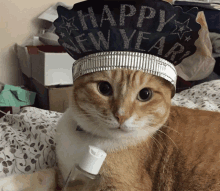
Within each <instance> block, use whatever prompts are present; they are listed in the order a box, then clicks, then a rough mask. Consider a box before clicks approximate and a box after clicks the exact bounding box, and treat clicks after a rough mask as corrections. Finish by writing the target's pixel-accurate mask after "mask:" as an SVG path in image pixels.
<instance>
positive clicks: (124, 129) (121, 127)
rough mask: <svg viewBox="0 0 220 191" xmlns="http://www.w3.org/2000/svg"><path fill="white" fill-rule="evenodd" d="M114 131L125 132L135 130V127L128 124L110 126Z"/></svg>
mask: <svg viewBox="0 0 220 191" xmlns="http://www.w3.org/2000/svg"><path fill="white" fill-rule="evenodd" d="M110 129H111V130H113V131H116V130H119V131H123V132H131V131H134V130H133V129H130V128H128V127H127V126H118V127H117V128H110Z"/></svg>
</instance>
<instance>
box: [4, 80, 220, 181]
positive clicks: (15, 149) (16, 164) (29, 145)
mask: <svg viewBox="0 0 220 191" xmlns="http://www.w3.org/2000/svg"><path fill="white" fill-rule="evenodd" d="M219 94H220V80H213V81H210V82H205V83H203V84H199V85H197V86H194V87H193V88H190V89H188V90H184V91H182V92H180V93H178V94H176V95H175V96H174V98H173V99H172V105H179V106H184V107H188V108H197V109H203V110H211V111H219V112H220V96H219ZM61 116H62V113H58V112H54V111H47V110H43V109H38V108H35V107H25V108H22V109H21V111H20V112H19V113H18V114H13V115H12V114H7V115H5V116H4V117H2V118H1V119H0V137H1V139H0V178H1V177H5V176H10V175H13V174H23V173H32V172H35V171H38V170H40V169H45V168H50V167H53V166H55V165H56V164H57V161H56V153H55V147H56V143H55V141H54V136H55V134H56V124H57V122H58V120H59V118H60V117H61Z"/></svg>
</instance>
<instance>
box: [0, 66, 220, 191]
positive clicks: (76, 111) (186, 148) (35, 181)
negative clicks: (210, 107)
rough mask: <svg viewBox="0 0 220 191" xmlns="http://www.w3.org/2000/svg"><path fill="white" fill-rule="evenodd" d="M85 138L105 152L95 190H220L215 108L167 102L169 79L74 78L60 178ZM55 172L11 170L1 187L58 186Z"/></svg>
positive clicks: (115, 74) (219, 127) (116, 74)
mask: <svg viewBox="0 0 220 191" xmlns="http://www.w3.org/2000/svg"><path fill="white" fill-rule="evenodd" d="M77 124H80V126H81V128H82V129H83V130H84V131H76V127H77ZM88 144H92V145H95V146H98V147H100V148H101V149H103V150H105V151H106V152H107V153H108V155H107V158H106V160H105V162H104V164H103V166H102V168H101V171H100V174H101V176H102V179H101V182H100V184H99V185H97V191H104V190H105V191H107V190H117V191H124V190H126V191H129V190H130V191H140V190H144V191H163V190H164V191H168V190H172V191H186V190H190V191H191V190H193V191H194V190H196V191H197V190H198V191H203V190H204V191H206V190H212V191H214V190H220V160H219V159H220V113H218V112H210V111H200V110H193V109H187V108H183V107H174V106H171V85H170V84H169V83H168V82H166V80H164V79H162V78H160V77H156V76H153V75H150V74H145V73H143V72H141V71H131V70H115V71H102V72H96V73H91V74H87V75H84V76H81V77H80V78H78V79H77V80H76V81H75V82H74V86H73V97H72V104H71V107H70V108H69V109H68V110H67V111H66V112H65V113H64V115H63V117H62V118H61V120H60V122H59V124H58V126H57V157H58V164H59V167H60V171H61V174H62V177H63V178H64V179H66V177H67V174H68V173H69V170H70V168H71V167H72V165H73V164H74V163H78V162H79V160H80V157H81V155H82V153H83V149H84V148H85V147H86V146H87V145H88ZM73 153H74V154H73ZM57 175H58V173H56V170H55V169H45V170H44V171H39V172H36V173H34V174H30V175H17V176H12V177H8V178H6V179H2V180H1V181H0V188H3V190H13V191H17V190H45V191H46V190H56V189H58V188H56V187H57V182H58V178H57ZM70 190H75V189H74V188H72V189H70Z"/></svg>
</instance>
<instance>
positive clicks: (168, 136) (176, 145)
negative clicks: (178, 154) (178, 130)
mask: <svg viewBox="0 0 220 191" xmlns="http://www.w3.org/2000/svg"><path fill="white" fill-rule="evenodd" d="M158 131H159V132H161V133H163V134H164V135H166V136H167V137H168V138H169V139H170V140H171V141H172V142H173V144H174V145H175V146H176V148H177V149H178V147H177V145H176V143H175V142H174V141H173V139H171V138H170V137H169V136H168V135H167V134H166V133H164V132H163V131H161V130H159V129H158Z"/></svg>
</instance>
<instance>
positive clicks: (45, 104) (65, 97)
mask: <svg viewBox="0 0 220 191" xmlns="http://www.w3.org/2000/svg"><path fill="white" fill-rule="evenodd" d="M23 79H24V81H25V86H28V88H29V89H31V90H32V91H35V92H36V93H37V94H36V99H35V105H34V106H35V107H38V108H41V109H46V110H51V111H57V112H61V113H63V112H65V110H66V109H67V108H68V107H69V100H70V98H71V94H72V85H71V86H49V87H45V86H43V85H42V84H41V83H39V82H38V81H37V80H35V79H33V78H28V77H27V76H25V75H24V74H23Z"/></svg>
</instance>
